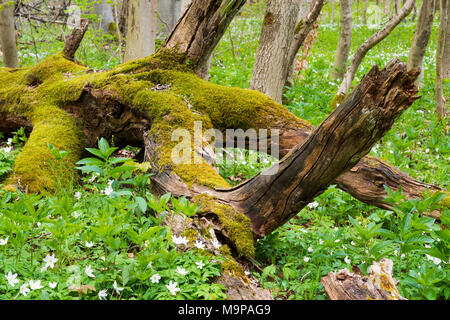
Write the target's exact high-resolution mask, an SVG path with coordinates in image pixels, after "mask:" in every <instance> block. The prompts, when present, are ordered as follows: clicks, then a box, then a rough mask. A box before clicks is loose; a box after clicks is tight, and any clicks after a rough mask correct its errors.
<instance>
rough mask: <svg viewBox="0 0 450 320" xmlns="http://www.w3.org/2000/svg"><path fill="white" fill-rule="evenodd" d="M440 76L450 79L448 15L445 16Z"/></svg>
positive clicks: (449, 20) (449, 28)
mask: <svg viewBox="0 0 450 320" xmlns="http://www.w3.org/2000/svg"><path fill="white" fill-rule="evenodd" d="M442 77H443V78H445V79H450V17H447V31H446V33H445V48H444V56H443V60H442Z"/></svg>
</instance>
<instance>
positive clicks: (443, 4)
mask: <svg viewBox="0 0 450 320" xmlns="http://www.w3.org/2000/svg"><path fill="white" fill-rule="evenodd" d="M439 9H440V10H439V17H440V23H439V39H438V45H437V50H436V113H437V114H438V116H439V117H441V118H442V119H443V118H444V117H445V115H446V113H447V105H446V101H445V98H444V93H443V90H442V78H443V73H444V72H443V63H442V62H443V58H444V52H445V47H446V44H445V42H446V38H447V35H446V33H447V29H448V20H449V15H450V4H449V0H440V8H439Z"/></svg>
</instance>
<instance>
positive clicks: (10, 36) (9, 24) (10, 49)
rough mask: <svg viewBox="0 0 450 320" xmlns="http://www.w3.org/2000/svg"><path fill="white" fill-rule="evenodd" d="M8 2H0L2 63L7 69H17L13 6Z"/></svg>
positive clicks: (1, 0) (2, 0) (7, 0)
mask: <svg viewBox="0 0 450 320" xmlns="http://www.w3.org/2000/svg"><path fill="white" fill-rule="evenodd" d="M8 2H10V1H9V0H0V46H1V49H2V52H3V63H4V65H5V67H7V68H18V67H19V57H18V53H17V44H16V30H15V28H14V4H12V5H11V4H7V3H8Z"/></svg>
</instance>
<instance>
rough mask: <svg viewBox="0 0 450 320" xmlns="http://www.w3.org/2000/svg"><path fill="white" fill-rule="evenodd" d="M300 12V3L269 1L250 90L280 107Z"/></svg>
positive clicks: (287, 0)
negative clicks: (259, 93) (290, 50)
mask: <svg viewBox="0 0 450 320" xmlns="http://www.w3.org/2000/svg"><path fill="white" fill-rule="evenodd" d="M299 10H300V6H299V1H298V0H269V2H268V3H267V9H266V13H265V16H264V21H263V27H262V30H261V37H260V40H259V47H258V52H257V54H256V59H255V64H254V65H253V73H252V77H251V80H250V89H254V90H258V91H259V92H262V93H264V94H266V95H267V96H269V97H270V98H272V99H273V100H275V101H277V102H278V103H281V99H282V92H283V87H284V84H285V83H286V74H287V69H288V68H289V67H290V66H289V67H288V54H289V49H290V47H291V44H292V39H293V35H294V30H295V25H296V22H297V17H298V13H299Z"/></svg>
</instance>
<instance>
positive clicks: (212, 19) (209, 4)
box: [162, 0, 246, 73]
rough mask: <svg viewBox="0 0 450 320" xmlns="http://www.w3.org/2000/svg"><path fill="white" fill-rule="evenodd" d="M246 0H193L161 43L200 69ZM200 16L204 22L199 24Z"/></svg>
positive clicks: (196, 68) (197, 69)
mask: <svg viewBox="0 0 450 320" xmlns="http://www.w3.org/2000/svg"><path fill="white" fill-rule="evenodd" d="M245 1H246V0H228V1H226V2H224V1H223V0H222V1H215V0H204V1H194V2H193V3H192V4H191V5H190V6H188V9H187V10H186V11H185V12H184V13H183V15H182V16H181V17H180V19H179V20H178V22H177V23H176V25H175V27H174V28H173V29H172V31H171V33H170V34H169V36H168V37H167V38H166V40H165V41H164V43H163V46H162V47H164V48H167V49H172V50H175V51H176V52H180V53H182V54H183V55H184V58H185V60H189V61H190V62H191V63H192V66H193V68H194V69H195V70H196V71H197V72H199V71H200V73H202V72H203V71H202V70H204V65H205V64H206V63H207V61H208V60H209V59H210V57H211V54H212V52H213V50H214V48H215V47H216V45H217V44H218V43H219V41H220V39H221V38H222V36H223V34H224V33H225V30H226V29H227V28H228V25H229V24H230V22H231V20H232V19H233V17H234V16H235V15H236V14H237V13H238V12H239V10H240V9H241V8H242V6H243V5H244V4H245ZM199 20H202V21H203V23H201V24H198V21H199Z"/></svg>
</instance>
